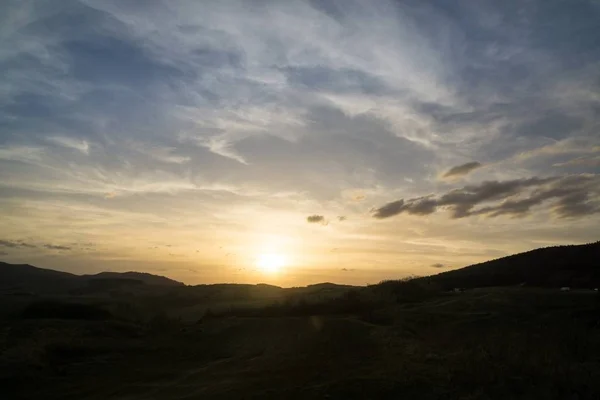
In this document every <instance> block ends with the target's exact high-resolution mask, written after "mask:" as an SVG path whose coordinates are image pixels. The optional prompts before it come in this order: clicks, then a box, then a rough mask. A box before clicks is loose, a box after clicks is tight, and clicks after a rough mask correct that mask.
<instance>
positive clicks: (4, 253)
mask: <svg viewBox="0 0 600 400" xmlns="http://www.w3.org/2000/svg"><path fill="white" fill-rule="evenodd" d="M7 255H8V253H7V252H6V251H0V256H7Z"/></svg>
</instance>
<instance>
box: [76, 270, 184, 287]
mask: <svg viewBox="0 0 600 400" xmlns="http://www.w3.org/2000/svg"><path fill="white" fill-rule="evenodd" d="M82 278H86V279H90V280H100V279H111V280H112V279H121V280H133V281H139V282H142V283H144V284H146V285H155V286H185V285H184V284H183V283H182V282H179V281H176V280H173V279H170V278H167V277H165V276H161V275H153V274H149V273H146V272H134V271H129V272H100V273H99V274H96V275H83V276H82Z"/></svg>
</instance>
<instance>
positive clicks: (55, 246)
mask: <svg viewBox="0 0 600 400" xmlns="http://www.w3.org/2000/svg"><path fill="white" fill-rule="evenodd" d="M44 247H45V248H47V249H50V250H72V248H71V247H69V246H60V245H53V244H45V245H44Z"/></svg>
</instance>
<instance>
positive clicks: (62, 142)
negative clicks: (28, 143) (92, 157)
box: [48, 136, 90, 154]
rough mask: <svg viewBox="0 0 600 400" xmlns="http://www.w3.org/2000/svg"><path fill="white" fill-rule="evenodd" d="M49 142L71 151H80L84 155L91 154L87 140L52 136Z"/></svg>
mask: <svg viewBox="0 0 600 400" xmlns="http://www.w3.org/2000/svg"><path fill="white" fill-rule="evenodd" d="M48 141H50V142H52V143H55V144H58V145H59V146H63V147H66V148H69V149H74V150H79V151H80V152H82V153H83V154H89V152H90V145H89V143H88V142H87V141H86V140H80V139H73V138H69V137H64V136H50V137H48Z"/></svg>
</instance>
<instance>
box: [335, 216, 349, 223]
mask: <svg viewBox="0 0 600 400" xmlns="http://www.w3.org/2000/svg"><path fill="white" fill-rule="evenodd" d="M337 219H338V221H340V222H342V221H345V220H347V219H348V217H346V216H345V215H340V216H338V217H337Z"/></svg>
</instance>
